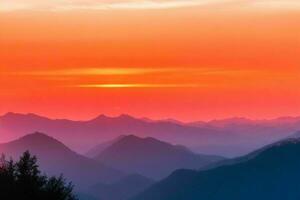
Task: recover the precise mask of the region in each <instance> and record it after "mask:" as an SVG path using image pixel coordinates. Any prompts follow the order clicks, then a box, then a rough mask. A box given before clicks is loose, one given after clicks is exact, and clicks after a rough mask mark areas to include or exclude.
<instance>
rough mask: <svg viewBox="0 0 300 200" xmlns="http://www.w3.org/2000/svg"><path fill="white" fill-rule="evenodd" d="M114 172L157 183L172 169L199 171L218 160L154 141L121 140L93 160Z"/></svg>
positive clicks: (149, 139)
mask: <svg viewBox="0 0 300 200" xmlns="http://www.w3.org/2000/svg"><path fill="white" fill-rule="evenodd" d="M94 159H95V160H97V161H99V162H101V163H105V164H106V165H108V166H111V167H113V168H115V169H119V170H122V171H125V172H127V173H131V174H132V173H138V174H141V175H143V176H146V177H148V178H155V179H161V178H164V177H166V176H168V175H169V174H170V173H171V172H173V171H174V170H176V169H182V168H185V169H199V168H201V167H203V166H206V165H209V164H212V163H215V162H218V161H220V160H223V159H224V158H222V157H220V156H209V155H200V154H195V153H193V152H191V151H190V150H189V149H187V148H185V147H183V146H178V145H171V144H168V143H166V142H162V141H159V140H157V139H154V138H140V137H137V136H134V135H129V136H123V137H122V138H119V139H118V140H116V142H114V143H112V144H111V145H110V146H109V147H107V148H106V149H105V150H103V151H102V152H101V153H100V154H99V155H97V156H95V157H94Z"/></svg>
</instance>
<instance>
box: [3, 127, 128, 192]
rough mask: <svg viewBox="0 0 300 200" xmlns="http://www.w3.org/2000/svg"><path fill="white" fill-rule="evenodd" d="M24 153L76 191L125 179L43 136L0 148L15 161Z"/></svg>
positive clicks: (24, 138) (16, 141) (33, 135)
mask: <svg viewBox="0 0 300 200" xmlns="http://www.w3.org/2000/svg"><path fill="white" fill-rule="evenodd" d="M27 150H29V151H30V153H31V154H33V155H36V156H37V158H38V164H39V165H40V167H41V169H42V171H44V172H46V173H47V174H49V175H60V174H63V175H64V176H65V177H66V178H67V179H68V180H69V181H72V182H73V183H74V184H75V186H76V188H84V187H87V186H89V185H93V184H95V183H98V182H103V183H111V182H113V181H116V180H118V179H120V178H121V177H123V176H124V174H123V173H122V172H120V171H118V170H115V169H112V168H110V167H107V166H106V165H104V164H102V163H100V162H98V161H95V160H92V159H89V158H86V157H84V156H82V155H79V154H77V153H75V152H74V151H72V150H70V149H69V148H68V147H67V146H65V145H64V144H63V143H61V142H59V141H58V140H56V139H54V138H52V137H49V136H47V135H45V134H42V133H34V134H30V135H26V136H24V137H22V138H20V139H17V140H14V141H12V142H9V143H4V144H0V153H3V154H5V155H6V156H7V157H12V158H13V159H18V158H19V156H20V155H21V154H22V153H23V152H24V151H27Z"/></svg>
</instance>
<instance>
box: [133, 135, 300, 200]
mask: <svg viewBox="0 0 300 200" xmlns="http://www.w3.org/2000/svg"><path fill="white" fill-rule="evenodd" d="M299 153H300V139H299V138H292V139H287V140H284V141H280V142H277V143H274V144H272V145H269V146H268V147H266V148H263V149H261V150H258V151H255V152H254V153H251V154H249V155H247V156H245V157H244V158H243V159H241V158H238V159H237V160H236V161H235V162H231V164H228V163H227V164H226V165H223V166H219V167H216V168H213V169H210V170H206V171H193V170H178V171H176V172H174V173H173V174H172V175H171V176H169V177H168V178H166V179H164V180H163V181H161V182H159V183H157V184H155V185H154V186H153V187H151V188H150V189H148V190H146V191H145V192H142V193H141V194H140V195H138V196H136V197H135V198H133V200H153V199H155V200H199V199H205V200H220V199H230V200H240V199H243V200H253V199H259V200H260V199H271V200H282V199H289V200H297V199H299V198H300V193H299V189H300V183H299V178H300V170H299V169H300V160H299V159H298V156H299Z"/></svg>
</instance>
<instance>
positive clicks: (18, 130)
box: [0, 113, 300, 157]
mask: <svg viewBox="0 0 300 200" xmlns="http://www.w3.org/2000/svg"><path fill="white" fill-rule="evenodd" d="M297 130H300V118H296V117H295V118H279V119H275V120H248V119H240V118H233V119H226V120H214V121H210V122H195V123H182V122H178V121H175V120H149V119H148V120H147V119H138V118H134V117H131V116H129V115H120V116H118V117H108V116H105V115H100V116H98V117H96V118H95V119H92V120H88V121H72V120H66V119H49V118H46V117H42V116H38V115H35V114H18V113H7V114H5V115H3V116H0V132H1V133H3V134H1V135H0V142H1V141H2V142H6V141H10V140H13V139H17V138H19V137H22V136H24V135H25V134H26V133H32V132H36V131H39V132H44V133H47V134H48V135H49V136H52V137H55V138H56V139H58V140H59V141H61V142H63V143H64V144H66V145H67V146H68V147H70V148H72V149H73V150H75V151H77V152H80V153H86V152H87V151H88V150H90V148H91V147H92V146H96V145H97V144H99V143H102V142H104V141H109V140H112V139H114V138H116V137H117V136H119V135H129V134H134V135H137V136H139V137H154V138H157V139H159V140H162V141H166V142H169V143H173V144H182V145H184V146H187V147H189V148H190V149H192V150H194V151H196V152H199V153H204V154H216V155H224V156H229V157H231V156H239V155H244V154H246V153H249V152H251V151H253V150H254V149H257V148H260V147H262V146H264V145H266V144H269V143H272V142H274V141H277V140H279V139H282V138H285V137H287V136H288V135H290V134H291V133H293V132H296V131H297Z"/></svg>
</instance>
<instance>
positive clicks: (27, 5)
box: [0, 0, 230, 11]
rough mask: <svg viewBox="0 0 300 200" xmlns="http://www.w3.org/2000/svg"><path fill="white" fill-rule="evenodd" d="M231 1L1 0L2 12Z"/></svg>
mask: <svg viewBox="0 0 300 200" xmlns="http://www.w3.org/2000/svg"><path fill="white" fill-rule="evenodd" d="M228 1H230V0H115V1H112V0H102V1H96V0H86V1H83V0H52V1H50V0H45V1H38V0H27V1H24V0H1V6H0V10H2V11H13V10H28V9H33V10H52V11H62V10H126V9H129V10H132V9H168V8H178V7H189V6H200V5H209V4H214V3H220V2H228Z"/></svg>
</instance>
